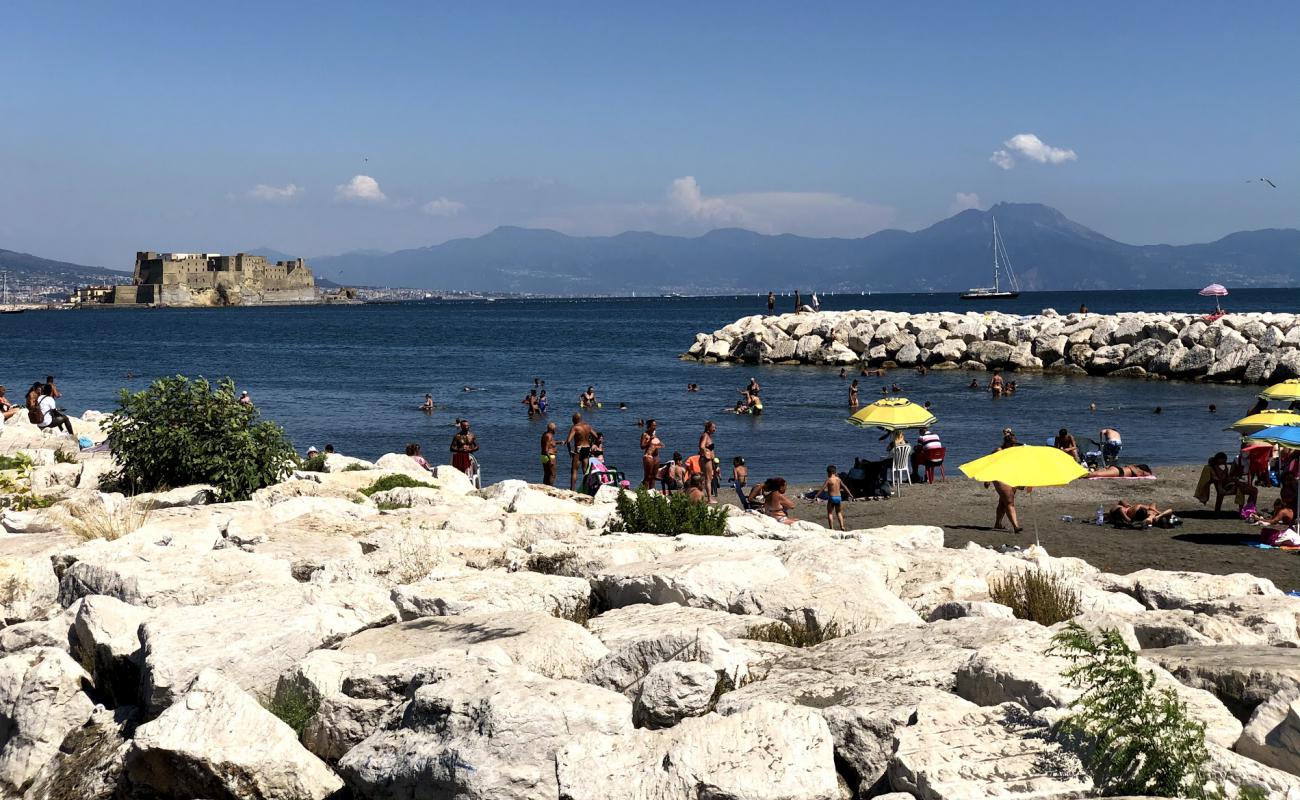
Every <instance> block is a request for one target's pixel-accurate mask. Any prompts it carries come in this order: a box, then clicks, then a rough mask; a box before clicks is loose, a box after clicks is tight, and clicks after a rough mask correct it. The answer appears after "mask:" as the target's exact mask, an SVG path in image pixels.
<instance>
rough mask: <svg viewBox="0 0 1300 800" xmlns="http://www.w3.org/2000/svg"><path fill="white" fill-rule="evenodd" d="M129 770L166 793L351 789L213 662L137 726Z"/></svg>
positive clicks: (303, 793) (288, 793)
mask: <svg viewBox="0 0 1300 800" xmlns="http://www.w3.org/2000/svg"><path fill="white" fill-rule="evenodd" d="M126 769H127V774H128V776H129V777H130V780H131V783H132V784H133V785H135V786H137V787H140V788H143V789H146V790H148V791H149V792H151V793H153V794H154V795H157V796H161V797H211V798H240V797H266V798H271V797H279V798H303V800H309V799H310V800H324V798H326V797H330V796H332V795H334V793H335V792H338V791H339V790H340V789H342V788H343V782H342V781H341V780H339V777H338V776H337V775H335V774H334V773H333V772H332V771H330V769H329V767H327V766H325V764H324V763H323V762H321V761H320V759H318V758H316V756H314V755H312V754H311V753H309V752H307V751H306V750H305V749H304V748H303V747H302V745H301V744H299V743H298V737H297V735H295V734H294V732H293V730H292V729H291V728H290V727H289V726H288V725H286V724H284V723H283V722H281V721H280V720H278V719H276V718H275V717H274V716H272V714H271V712H269V711H267V710H266V709H265V708H263V707H262V706H261V704H260V703H258V702H257V701H256V700H254V699H253V698H252V697H249V696H248V694H246V693H245V692H244V691H243V690H242V689H240V688H239V686H237V685H236V684H235V683H233V682H232V681H230V680H227V679H226V678H224V677H223V676H222V675H221V673H219V672H216V671H214V670H206V669H205V670H203V671H202V672H201V673H199V675H198V677H196V678H195V679H194V680H193V682H192V683H191V684H190V685H189V686H188V687H187V688H186V689H185V691H184V693H183V694H182V695H181V696H180V697H179V698H178V699H177V702H176V703H175V704H173V705H172V706H170V707H169V708H168V709H167V710H166V711H164V712H163V713H162V714H161V715H159V717H158V718H157V719H155V720H153V721H152V722H149V723H146V724H144V725H141V726H140V727H139V728H137V729H136V731H135V736H134V738H133V739H132V741H131V749H130V751H129V752H128V753H127V757H126Z"/></svg>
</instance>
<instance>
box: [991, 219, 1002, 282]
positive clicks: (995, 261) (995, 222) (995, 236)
mask: <svg viewBox="0 0 1300 800" xmlns="http://www.w3.org/2000/svg"><path fill="white" fill-rule="evenodd" d="M1000 288H1001V284H999V283H998V218H997V217H993V291H995V292H996V291H999V290H1000Z"/></svg>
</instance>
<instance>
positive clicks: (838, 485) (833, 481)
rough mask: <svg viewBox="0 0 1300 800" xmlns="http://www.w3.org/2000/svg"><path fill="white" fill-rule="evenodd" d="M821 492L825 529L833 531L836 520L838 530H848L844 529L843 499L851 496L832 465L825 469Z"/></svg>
mask: <svg viewBox="0 0 1300 800" xmlns="http://www.w3.org/2000/svg"><path fill="white" fill-rule="evenodd" d="M822 491H823V492H825V493H826V527H828V528H830V529H831V530H835V520H837V519H838V520H839V521H840V530H842V531H845V530H848V528H846V527H844V498H845V497H848V498H852V497H853V495H851V494H849V487H847V486H845V485H844V481H842V480H840V475H839V473H838V472H837V471H836V470H835V465H834V464H830V465H828V466H827V467H826V482H825V483H823V484H822Z"/></svg>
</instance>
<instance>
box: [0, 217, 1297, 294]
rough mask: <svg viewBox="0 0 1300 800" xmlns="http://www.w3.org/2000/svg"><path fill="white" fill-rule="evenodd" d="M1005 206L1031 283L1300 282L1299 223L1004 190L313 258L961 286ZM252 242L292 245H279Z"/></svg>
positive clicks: (34, 264) (432, 284) (665, 287)
mask: <svg viewBox="0 0 1300 800" xmlns="http://www.w3.org/2000/svg"><path fill="white" fill-rule="evenodd" d="M994 216H996V218H997V223H998V229H999V232H1000V233H1001V235H1002V239H1003V242H1004V243H1005V245H1006V249H1007V252H1008V254H1009V256H1010V259H1011V265H1012V268H1013V269H1014V271H1015V274H1016V276H1017V278H1018V279H1019V284H1020V288H1021V289H1024V290H1043V289H1046V290H1072V289H1094V290H1095V289H1148V288H1151V289H1153V288H1199V287H1201V286H1204V285H1205V284H1207V283H1212V282H1215V283H1222V284H1226V285H1228V286H1230V287H1250V286H1295V285H1298V284H1300V230H1296V229H1292V228H1285V229H1266V230H1257V231H1241V232H1238V233H1232V234H1229V235H1227V236H1224V237H1223V238H1221V239H1218V240H1216V241H1213V242H1209V243H1206V244H1189V245H1163V244H1157V245H1132V244H1125V243H1123V242H1118V241H1115V240H1114V239H1110V238H1108V237H1106V236H1104V235H1102V234H1100V233H1098V232H1097V231H1094V230H1091V229H1089V228H1087V227H1085V226H1083V225H1080V224H1078V223H1076V222H1073V221H1072V220H1070V219H1068V218H1067V217H1066V216H1065V215H1064V214H1062V213H1061V212H1059V211H1057V210H1056V209H1054V208H1050V207H1048V206H1045V205H1041V204H1037V203H999V204H998V205H995V206H993V207H992V208H991V209H989V210H987V211H980V210H976V209H971V210H967V211H962V212H960V213H958V214H956V215H954V216H952V217H949V218H947V219H944V220H942V221H940V222H937V223H935V224H934V225H931V226H930V227H928V228H924V229H922V230H918V231H902V230H884V231H880V232H878V233H873V234H871V235H870V236H864V237H862V238H856V239H851V238H811V237H806V236H795V235H793V234H779V235H768V234H761V233H755V232H753V231H748V230H742V229H739V228H723V229H718V230H713V231H710V232H708V233H705V234H703V235H701V236H695V237H684V236H667V235H663V234H658V233H648V232H644V231H628V232H625V233H620V234H617V235H615V236H569V235H567V234H563V233H560V232H558V231H553V230H546V229H532V228H518V227H510V226H506V227H500V228H496V229H495V230H492V231H490V232H488V233H486V234H484V235H482V236H478V237H474V238H465V239H453V240H450V241H447V242H443V243H442V244H437V245H432V246H430V247H421V248H415V249H411V250H398V251H396V252H391V253H383V252H376V251H359V252H353V253H344V254H342V255H335V256H318V257H315V258H311V259H309V260H308V263H309V264H310V266H311V267H312V269H313V270H314V272H315V273H316V276H317V278H318V281H319V282H320V283H321V284H322V285H323V286H330V285H334V284H344V285H354V286H389V287H410V288H424V289H435V290H455V291H479V292H521V293H535V294H604V295H612V294H627V293H631V292H638V293H642V294H646V293H649V294H653V293H661V292H681V293H687V294H694V293H699V294H704V293H723V292H766V291H768V290H776V291H789V290H790V289H795V288H800V289H805V290H818V291H876V292H886V291H908V292H927V291H960V290H964V289H967V288H970V287H972V286H986V285H989V284H990V283H991V281H992V247H991V242H992V229H993V218H994ZM248 252H252V253H257V254H262V255H266V256H268V257H270V258H273V259H278V258H288V257H289V256H288V255H286V254H284V253H280V252H277V251H275V250H270V249H267V248H261V249H257V250H251V251H248ZM0 268H3V269H7V270H9V271H11V272H13V273H18V274H32V275H36V274H60V275H68V276H72V275H83V276H84V277H85V279H86V280H87V282H91V281H95V280H98V281H104V280H107V279H109V276H110V275H111V276H113V279H116V280H120V279H121V278H122V277H123V273H120V272H114V271H110V270H104V269H101V268H98V267H82V266H79V265H76V264H67V263H64V262H58V261H47V260H45V259H40V258H37V257H35V256H31V255H27V254H24V253H14V252H12V251H8V250H0ZM127 274H129V273H127Z"/></svg>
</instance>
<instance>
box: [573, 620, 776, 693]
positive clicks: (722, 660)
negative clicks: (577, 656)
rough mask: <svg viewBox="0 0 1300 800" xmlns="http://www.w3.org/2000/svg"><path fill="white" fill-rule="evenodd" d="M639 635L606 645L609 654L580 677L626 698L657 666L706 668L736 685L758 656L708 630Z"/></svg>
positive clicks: (691, 628)
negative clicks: (680, 664) (678, 664)
mask: <svg viewBox="0 0 1300 800" xmlns="http://www.w3.org/2000/svg"><path fill="white" fill-rule="evenodd" d="M640 630H641V632H640V633H637V634H634V635H624V636H622V637H620V638H618V639H613V640H611V642H610V652H609V654H608V655H606V656H605V657H604V658H602V659H601V660H600V661H598V662H597V663H596V664H594V665H593V666H592V667H591V669H590V670H589V671H588V672H587V674H586V675H585V676H584V677H583V680H585V681H586V682H587V683H592V684H595V685H597V686H600V687H602V688H605V689H609V690H611V691H615V692H620V693H622V694H625V695H627V696H628V697H629V698H635V697H637V696H638V695H639V694H640V693H641V689H642V684H643V682H644V681H645V679H646V676H648V675H649V674H650V672H651V671H652V670H653V669H654V667H655V666H656V665H658V664H663V663H668V662H674V661H679V662H694V663H699V664H704V665H705V666H707V667H708V668H709V669H710V670H711V671H712V672H713V673H714V675H715V676H716V677H719V678H724V679H726V680H729V681H730V682H731V683H732V684H739V683H742V682H743V681H745V680H746V679H747V678H748V677H749V666H750V664H751V663H754V662H757V661H758V660H759V656H758V655H757V654H755V653H754V652H752V651H751V650H749V648H748V647H746V646H745V645H744V643H743V642H740V641H728V640H727V639H724V638H722V636H721V635H719V634H718V632H717V631H715V630H713V629H712V628H705V627H696V626H692V625H679V626H677V627H669V626H664V627H663V628H660V629H658V630H654V629H648V628H647V627H646V626H642V627H641V629H640Z"/></svg>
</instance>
